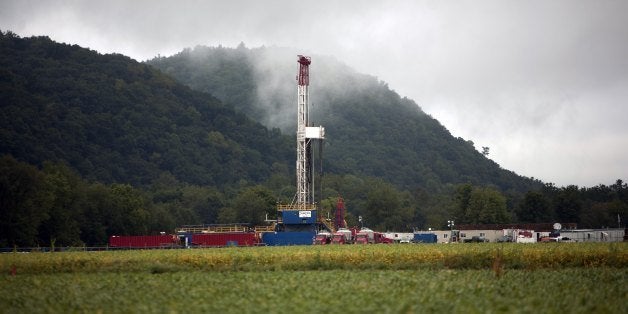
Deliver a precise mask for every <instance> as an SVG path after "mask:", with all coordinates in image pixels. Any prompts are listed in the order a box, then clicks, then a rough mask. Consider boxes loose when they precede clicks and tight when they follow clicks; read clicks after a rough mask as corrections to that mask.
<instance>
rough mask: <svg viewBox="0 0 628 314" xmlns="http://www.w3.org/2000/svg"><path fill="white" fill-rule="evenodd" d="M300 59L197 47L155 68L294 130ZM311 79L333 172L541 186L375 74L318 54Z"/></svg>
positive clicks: (404, 182)
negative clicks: (490, 156)
mask: <svg viewBox="0 0 628 314" xmlns="http://www.w3.org/2000/svg"><path fill="white" fill-rule="evenodd" d="M296 54H297V53H296V52H295V51H292V50H290V49H283V48H256V49H247V48H245V47H244V45H243V44H241V45H240V46H239V47H237V48H235V49H230V48H223V47H202V46H197V47H195V48H194V49H185V50H183V51H182V52H180V53H178V54H176V55H174V56H171V57H168V58H164V57H160V58H155V59H153V60H150V61H148V64H150V65H153V66H156V67H158V68H160V69H161V70H163V71H164V72H166V73H167V74H170V75H172V76H173V77H175V78H176V79H177V80H179V81H181V82H183V83H185V84H187V85H188V86H190V87H191V88H193V89H197V90H201V91H205V92H209V93H212V94H213V95H216V96H217V97H219V98H220V99H221V100H223V101H224V102H225V103H228V104H231V105H233V106H234V107H235V108H237V109H238V110H240V111H241V112H244V113H246V114H248V115H250V116H251V117H253V118H255V119H257V120H258V121H260V122H261V123H263V124H265V125H266V126H268V127H280V128H282V129H283V130H284V131H285V132H287V133H292V132H294V129H295V119H294V117H295V116H296V105H294V104H295V103H296V88H295V81H294V77H295V74H296V62H295V61H296ZM310 74H311V78H310V85H311V86H310V93H311V94H310V99H311V102H312V103H313V104H314V105H313V108H312V110H311V117H312V120H313V121H314V124H316V125H319V124H320V125H323V126H325V127H326V131H327V140H326V147H325V158H326V160H327V162H326V164H327V166H326V167H327V171H328V172H331V173H337V174H345V173H351V174H356V175H366V176H373V177H380V178H384V179H385V180H387V181H389V182H392V183H394V184H396V185H397V186H399V187H402V188H414V187H422V188H426V189H427V190H430V191H438V190H440V189H441V188H442V187H443V186H445V185H447V184H457V183H472V184H477V185H494V186H497V187H499V188H500V189H502V190H504V191H506V190H515V191H519V192H524V191H527V190H529V189H531V188H533V187H539V186H540V185H541V183H540V182H538V181H533V180H531V179H528V178H524V177H521V176H518V175H517V174H515V173H513V172H511V171H508V170H505V169H502V168H501V167H500V166H499V165H498V164H496V163H495V162H493V161H492V160H490V159H487V158H486V157H484V156H483V155H482V154H480V153H479V152H478V151H476V150H475V148H474V147H473V143H471V142H468V141H465V140H463V139H462V138H454V137H453V136H452V135H451V134H450V133H449V131H447V129H446V128H445V127H443V126H442V125H441V124H440V123H439V122H438V121H437V120H435V119H433V118H432V117H431V116H429V115H427V114H425V113H424V112H423V111H422V110H421V109H420V107H419V106H418V105H417V104H416V103H415V102H414V101H412V100H410V99H407V98H401V97H400V96H399V95H398V94H397V93H395V92H394V91H392V90H391V89H390V88H389V87H388V86H387V85H386V84H385V83H383V82H381V81H378V80H377V79H376V78H374V77H372V76H368V75H363V74H359V73H356V72H355V71H354V70H352V69H350V68H348V67H347V66H346V65H344V64H342V63H340V62H338V61H336V60H334V59H332V58H329V57H322V56H313V58H312V65H311V66H310Z"/></svg>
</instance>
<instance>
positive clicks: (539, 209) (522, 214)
mask: <svg viewBox="0 0 628 314" xmlns="http://www.w3.org/2000/svg"><path fill="white" fill-rule="evenodd" d="M517 218H518V219H519V221H520V222H532V223H534V222H548V221H553V220H554V218H553V214H552V211H551V207H550V202H549V200H548V199H547V197H546V196H545V195H543V194H542V193H540V192H536V191H529V192H527V193H526V194H525V197H524V199H523V202H521V203H520V204H519V208H518V210H517Z"/></svg>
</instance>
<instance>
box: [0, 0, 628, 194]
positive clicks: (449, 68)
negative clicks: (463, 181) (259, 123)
mask: <svg viewBox="0 0 628 314" xmlns="http://www.w3.org/2000/svg"><path fill="white" fill-rule="evenodd" d="M625 12H628V2H626V1H609V0H602V1H585V0H574V1H568V0H564V1H562V0H559V1H541V0H532V1H515V0H505V1H453V2H452V1H448V2H444V1H369V2H365V1H316V2H312V3H303V2H298V1H183V2H181V3H180V2H174V1H106V2H93V1H17V0H16V1H6V0H3V1H0V28H1V29H2V30H12V31H14V32H16V33H18V34H19V35H21V36H30V35H48V36H50V37H51V38H52V39H54V40H57V41H61V42H67V43H73V44H74V43H76V44H79V45H82V46H86V47H89V48H91V49H95V50H98V51H100V52H118V53H123V54H126V55H129V56H131V57H133V58H136V59H138V60H146V59H149V58H152V57H154V56H156V55H157V54H161V55H170V54H174V53H176V52H178V51H180V50H182V49H183V48H185V47H193V46H195V45H199V44H201V45H223V46H230V47H235V46H236V45H237V44H239V43H240V42H242V41H243V42H245V43H246V45H247V46H248V47H256V46H261V45H266V46H272V45H277V46H286V47H295V48H298V49H300V50H301V51H303V52H307V53H313V54H321V55H331V56H334V57H336V58H337V59H339V60H342V61H343V62H346V63H347V64H349V65H350V66H351V67H353V68H355V69H356V70H357V71H359V72H362V73H367V74H372V75H376V76H377V77H378V78H379V79H381V80H384V81H386V82H388V83H389V86H390V87H391V88H393V89H395V90H396V91H397V92H398V93H399V94H400V95H402V96H407V97H409V98H412V99H414V100H415V101H416V102H417V103H419V104H420V106H421V107H422V108H423V110H424V111H425V112H427V113H429V114H431V115H432V116H434V117H435V118H437V119H439V120H440V121H441V123H443V124H444V125H445V126H446V127H447V128H448V129H449V130H450V131H451V132H452V134H454V136H461V137H463V138H465V139H469V140H472V141H474V142H475V143H476V146H477V147H478V148H480V147H481V146H489V147H491V155H490V157H491V158H492V159H494V160H495V161H496V162H498V163H499V164H501V165H502V167H504V168H507V169H511V170H514V171H515V172H517V173H520V174H522V175H526V176H534V177H536V178H539V179H542V180H544V181H547V182H554V183H556V184H558V185H567V184H579V185H588V186H590V185H595V184H598V183H606V184H608V183H611V182H613V181H614V180H615V179H617V178H623V179H624V180H625V179H628V178H627V177H628V166H626V165H625V164H626V163H625V161H626V160H627V159H628V118H627V117H628V105H627V104H626V99H628V58H626V56H628V19H626V18H625ZM291 61H292V60H291ZM291 61H290V62H291ZM313 70H315V67H314V66H313ZM266 83H267V84H280V82H266ZM290 83H292V81H289V82H287V84H290ZM262 96H263V97H272V95H262Z"/></svg>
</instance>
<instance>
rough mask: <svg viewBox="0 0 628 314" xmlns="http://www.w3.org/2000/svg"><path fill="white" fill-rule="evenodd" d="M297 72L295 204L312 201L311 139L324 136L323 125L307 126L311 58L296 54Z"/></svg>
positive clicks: (310, 202)
mask: <svg viewBox="0 0 628 314" xmlns="http://www.w3.org/2000/svg"><path fill="white" fill-rule="evenodd" d="M297 62H298V63H299V72H298V74H297V106H298V110H297V169H296V170H297V171H296V174H297V192H296V204H298V205H305V204H312V203H313V202H314V197H313V192H314V191H313V189H312V186H313V177H314V176H313V173H312V170H313V167H312V141H311V139H320V140H322V139H323V138H324V136H325V129H324V128H323V127H309V126H308V124H309V120H308V119H309V116H308V107H309V96H310V95H309V85H310V69H309V66H310V64H311V63H312V61H311V59H310V58H309V57H306V56H301V55H299V56H298V60H297Z"/></svg>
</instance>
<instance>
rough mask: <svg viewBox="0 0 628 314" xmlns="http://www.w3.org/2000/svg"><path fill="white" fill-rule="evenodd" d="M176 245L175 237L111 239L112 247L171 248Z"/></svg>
mask: <svg viewBox="0 0 628 314" xmlns="http://www.w3.org/2000/svg"><path fill="white" fill-rule="evenodd" d="M176 244H178V239H177V237H176V236H174V235H155V236H111V237H109V246H111V247H169V246H174V245H176Z"/></svg>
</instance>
